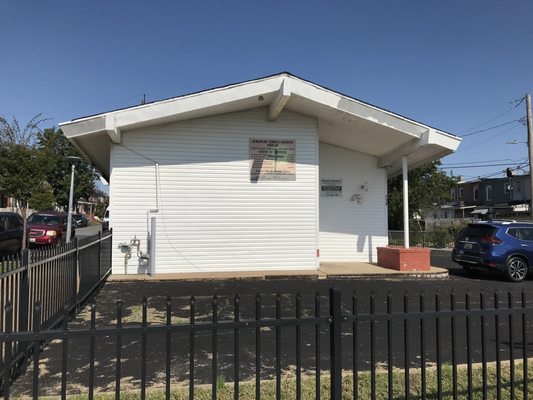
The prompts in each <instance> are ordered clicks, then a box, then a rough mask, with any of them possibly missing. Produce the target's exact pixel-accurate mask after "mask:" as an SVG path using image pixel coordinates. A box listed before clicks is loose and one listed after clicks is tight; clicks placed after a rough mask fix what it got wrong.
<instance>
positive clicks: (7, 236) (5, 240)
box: [0, 212, 24, 256]
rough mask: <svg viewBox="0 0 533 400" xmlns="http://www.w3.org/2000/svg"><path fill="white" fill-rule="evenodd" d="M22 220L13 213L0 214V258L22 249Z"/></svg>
mask: <svg viewBox="0 0 533 400" xmlns="http://www.w3.org/2000/svg"><path fill="white" fill-rule="evenodd" d="M23 236H24V220H23V219H22V217H21V216H20V215H19V214H17V213H14V212H0V256H2V255H7V254H13V253H18V252H19V251H20V250H21V249H22V240H23V239H22V238H23Z"/></svg>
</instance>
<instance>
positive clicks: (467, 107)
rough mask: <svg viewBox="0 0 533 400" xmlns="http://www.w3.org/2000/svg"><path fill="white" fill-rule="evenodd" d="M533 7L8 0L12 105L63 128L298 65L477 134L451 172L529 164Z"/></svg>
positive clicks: (455, 0)
mask: <svg viewBox="0 0 533 400" xmlns="http://www.w3.org/2000/svg"><path fill="white" fill-rule="evenodd" d="M532 17H533V2H532V1H529V0H521V1H518V0H505V1H503V0H502V1H500V0H498V1H496V0H482V1H481V0H469V1H464V0H447V1H442V0H440V1H436V0H404V1H398V0H390V1H379V0H374V1H355V0H353V1H347V0H345V1H337V0H332V1H315V0H309V1H291V0H285V1H278V0H272V1H255V0H247V1H232V0H225V1H202V0H197V1H188V2H184V1H170V0H169V1H158V0H152V1H136V0H129V1H119V0H117V1H100V0H91V1H81V0H68V1H56V0H48V1H38V0H33V1H32V0H27V1H23V0H18V1H15V0H0V46H1V50H0V115H2V116H4V117H7V118H8V119H11V118H13V117H14V118H16V119H17V120H18V121H20V122H21V123H25V122H27V121H28V120H29V119H30V118H32V117H33V116H34V115H35V114H37V113H42V114H43V116H44V117H46V118H48V120H47V121H46V122H45V123H44V127H48V126H52V125H55V126H57V124H58V123H60V122H64V121H68V120H71V119H74V118H78V117H82V116H86V115H91V114H95V113H99V112H105V111H109V110H112V109H116V108H121V107H127V106H132V105H137V104H139V103H140V102H141V100H142V98H143V96H144V95H145V96H146V101H154V100H158V99H164V98H168V97H173V96H178V95H182V94H186V93H190V92H195V91H200V90H204V89H209V88H212V87H217V86H222V85H226V84H230V83H235V82H240V81H245V80H250V79H254V78H258V77H262V76H266V75H271V74H275V73H278V72H282V71H288V72H291V73H293V74H295V75H297V76H300V77H302V78H304V79H307V80H310V81H313V82H315V83H318V84H320V85H323V86H326V87H328V88H330V89H333V90H336V91H339V92H342V93H344V94H347V95H350V96H352V97H355V98H357V99H360V100H363V101H366V102H369V103H372V104H374V105H376V106H378V107H382V108H385V109H387V110H390V111H393V112H396V113H398V114H401V115H404V116H406V117H409V118H412V119H415V120H417V121H420V122H423V123H425V124H428V125H431V126H433V127H436V128H438V129H441V130H443V131H446V132H449V133H452V134H455V135H458V136H463V135H468V136H465V137H464V139H463V142H462V144H461V146H460V147H459V150H458V151H457V152H456V153H455V154H453V155H450V156H447V157H445V158H444V159H442V163H443V168H445V170H446V171H447V172H448V173H453V175H460V176H462V177H463V178H464V179H465V180H471V179H476V178H477V177H484V176H503V175H502V171H503V170H505V169H506V168H507V167H511V168H514V169H516V168H518V167H520V168H521V169H517V170H516V173H518V174H521V173H524V172H527V171H528V165H527V145H526V144H525V141H526V140H527V129H526V127H525V125H524V124H523V123H521V122H520V121H519V119H520V118H522V117H524V116H525V115H526V111H525V102H524V101H522V102H520V100H521V99H523V97H524V95H525V94H526V93H531V92H533V76H532V74H533V23H532V22H531V21H532ZM494 127H496V128H494ZM478 131H481V132H478ZM512 141H517V142H518V143H517V144H507V143H508V142H512Z"/></svg>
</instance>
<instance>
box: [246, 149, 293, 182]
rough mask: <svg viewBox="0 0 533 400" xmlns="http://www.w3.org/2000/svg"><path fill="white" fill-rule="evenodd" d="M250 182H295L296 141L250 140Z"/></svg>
mask: <svg viewBox="0 0 533 400" xmlns="http://www.w3.org/2000/svg"><path fill="white" fill-rule="evenodd" d="M250 180H251V181H252V182H257V181H295V180H296V141H295V140H294V139H250Z"/></svg>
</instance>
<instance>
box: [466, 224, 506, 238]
mask: <svg viewBox="0 0 533 400" xmlns="http://www.w3.org/2000/svg"><path fill="white" fill-rule="evenodd" d="M497 230H498V228H495V227H494V226H491V225H469V226H467V227H466V228H465V229H463V230H462V231H461V232H460V233H459V235H458V239H459V240H463V239H466V238H468V239H469V240H472V239H480V238H482V237H487V236H492V235H493V234H494V233H496V231H497Z"/></svg>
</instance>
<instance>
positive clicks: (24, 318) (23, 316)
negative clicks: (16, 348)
mask: <svg viewBox="0 0 533 400" xmlns="http://www.w3.org/2000/svg"><path fill="white" fill-rule="evenodd" d="M29 253H30V251H29V250H28V249H24V250H22V260H21V262H22V268H23V269H22V273H21V277H20V291H19V301H18V304H19V310H20V311H19V320H18V331H20V332H26V331H27V330H28V326H29V321H28V320H29V318H30V317H29V316H30V313H29V311H28V307H29V305H28V299H29V296H30V291H29V283H28V273H29V271H28V268H29V264H30V262H29V260H30V256H29ZM27 348H28V343H27V342H22V343H20V350H21V352H24V353H26V349H27ZM25 360H26V355H25V356H24V360H23V361H22V364H23V369H24V368H25V366H26V361H25Z"/></svg>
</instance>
